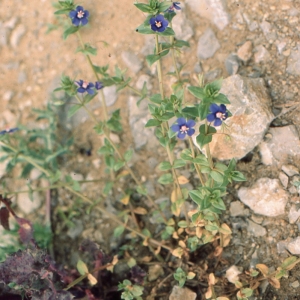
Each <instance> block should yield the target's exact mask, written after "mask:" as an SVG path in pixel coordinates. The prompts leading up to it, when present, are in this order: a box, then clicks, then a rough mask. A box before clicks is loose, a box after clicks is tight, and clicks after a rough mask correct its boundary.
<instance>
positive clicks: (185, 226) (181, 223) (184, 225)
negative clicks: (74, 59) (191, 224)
mask: <svg viewBox="0 0 300 300" xmlns="http://www.w3.org/2000/svg"><path fill="white" fill-rule="evenodd" d="M177 225H178V227H180V228H187V227H188V224H187V222H186V221H179V222H178V224H177Z"/></svg>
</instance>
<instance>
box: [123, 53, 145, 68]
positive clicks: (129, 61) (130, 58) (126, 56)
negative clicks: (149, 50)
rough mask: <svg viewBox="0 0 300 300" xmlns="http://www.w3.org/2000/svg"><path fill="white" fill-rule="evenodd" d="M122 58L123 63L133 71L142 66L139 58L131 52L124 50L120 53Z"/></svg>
mask: <svg viewBox="0 0 300 300" xmlns="http://www.w3.org/2000/svg"><path fill="white" fill-rule="evenodd" d="M121 56H122V59H123V61H124V63H125V65H126V66H127V67H128V68H129V69H130V70H131V71H132V72H134V73H138V72H139V71H140V70H141V69H142V67H143V64H142V62H141V60H140V59H139V58H138V57H137V56H136V55H135V54H134V53H132V52H129V51H124V52H122V54H121Z"/></svg>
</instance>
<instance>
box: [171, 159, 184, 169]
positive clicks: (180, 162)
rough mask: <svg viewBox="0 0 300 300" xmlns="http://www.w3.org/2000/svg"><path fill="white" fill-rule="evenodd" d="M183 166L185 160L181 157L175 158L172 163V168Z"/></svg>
mask: <svg viewBox="0 0 300 300" xmlns="http://www.w3.org/2000/svg"><path fill="white" fill-rule="evenodd" d="M184 166H185V161H184V160H183V159H175V160H174V163H173V168H174V169H177V168H181V167H184Z"/></svg>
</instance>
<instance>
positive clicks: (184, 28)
mask: <svg viewBox="0 0 300 300" xmlns="http://www.w3.org/2000/svg"><path fill="white" fill-rule="evenodd" d="M181 7H182V8H183V3H181ZM172 26H173V30H174V31H175V33H176V39H178V40H184V41H188V40H189V39H190V38H191V37H192V36H193V35H194V31H193V28H192V26H191V25H190V21H189V20H188V19H187V18H186V15H185V14H184V11H183V10H181V11H178V12H177V13H176V18H174V19H173V21H172Z"/></svg>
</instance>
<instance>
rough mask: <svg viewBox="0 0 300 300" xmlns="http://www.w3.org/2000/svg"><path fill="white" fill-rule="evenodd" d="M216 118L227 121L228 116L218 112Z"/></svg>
mask: <svg viewBox="0 0 300 300" xmlns="http://www.w3.org/2000/svg"><path fill="white" fill-rule="evenodd" d="M216 117H217V118H218V119H221V120H225V119H226V115H225V114H223V113H221V112H217V113H216Z"/></svg>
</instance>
